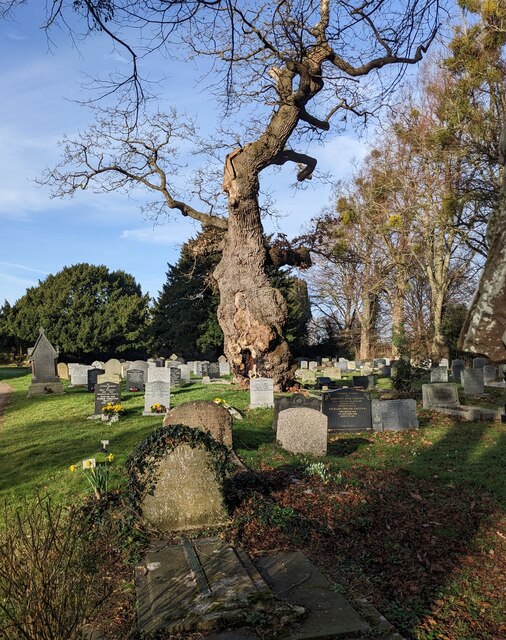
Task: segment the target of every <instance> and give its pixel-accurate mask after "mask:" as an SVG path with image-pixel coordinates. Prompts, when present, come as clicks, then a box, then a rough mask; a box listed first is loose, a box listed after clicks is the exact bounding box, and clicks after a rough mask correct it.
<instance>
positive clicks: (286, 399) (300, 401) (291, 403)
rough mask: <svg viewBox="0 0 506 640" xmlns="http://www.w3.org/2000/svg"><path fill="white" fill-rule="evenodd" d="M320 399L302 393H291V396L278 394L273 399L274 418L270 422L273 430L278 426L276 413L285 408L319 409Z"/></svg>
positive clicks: (320, 405)
mask: <svg viewBox="0 0 506 640" xmlns="http://www.w3.org/2000/svg"><path fill="white" fill-rule="evenodd" d="M321 408H322V400H321V398H320V397H317V396H309V395H303V394H302V393H293V394H292V395H291V396H279V397H277V398H275V400H274V420H273V423H272V429H273V431H276V429H277V426H278V415H279V413H280V412H281V411H285V410H286V409H315V410H316V411H321Z"/></svg>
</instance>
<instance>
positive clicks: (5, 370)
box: [0, 367, 30, 380]
mask: <svg viewBox="0 0 506 640" xmlns="http://www.w3.org/2000/svg"><path fill="white" fill-rule="evenodd" d="M27 373H30V369H29V368H28V367H0V380H12V379H13V378H22V377H23V376H26V374H27Z"/></svg>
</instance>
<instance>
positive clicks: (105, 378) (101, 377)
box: [97, 373, 121, 384]
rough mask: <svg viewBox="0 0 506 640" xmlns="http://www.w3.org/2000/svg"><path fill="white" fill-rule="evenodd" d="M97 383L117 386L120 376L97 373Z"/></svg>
mask: <svg viewBox="0 0 506 640" xmlns="http://www.w3.org/2000/svg"><path fill="white" fill-rule="evenodd" d="M97 382H113V383H114V384H119V383H120V382H121V376H120V375H119V374H118V373H99V374H98V376H97Z"/></svg>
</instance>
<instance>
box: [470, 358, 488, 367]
mask: <svg viewBox="0 0 506 640" xmlns="http://www.w3.org/2000/svg"><path fill="white" fill-rule="evenodd" d="M487 362H488V360H487V359H486V358H473V369H483V367H484V366H485V365H486V364H487Z"/></svg>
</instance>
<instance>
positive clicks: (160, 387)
mask: <svg viewBox="0 0 506 640" xmlns="http://www.w3.org/2000/svg"><path fill="white" fill-rule="evenodd" d="M154 404H161V405H162V406H163V407H165V408H166V409H167V410H168V408H169V406H170V382H164V381H162V380H156V381H154V382H146V385H145V389H144V411H143V413H142V415H143V416H156V415H159V414H156V413H153V412H152V411H151V407H152V406H153V405H154Z"/></svg>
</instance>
